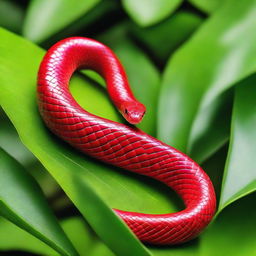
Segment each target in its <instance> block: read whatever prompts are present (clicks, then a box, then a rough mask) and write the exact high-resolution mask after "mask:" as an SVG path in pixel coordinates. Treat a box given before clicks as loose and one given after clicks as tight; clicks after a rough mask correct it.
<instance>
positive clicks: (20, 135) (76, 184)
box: [0, 0, 256, 256]
mask: <svg viewBox="0 0 256 256" xmlns="http://www.w3.org/2000/svg"><path fill="white" fill-rule="evenodd" d="M188 2H189V3H188ZM255 15H256V3H255V1H254V0H244V1H237V0H225V1H220V0H209V1H208V0H207V1H206V0H189V1H181V0H175V1H167V0H161V1H159V0H149V1H146V0H143V1H135V0H122V1H115V0H104V1H103V0H102V1H100V0H89V1H78V0H72V1H71V0H51V1H50V0H30V1H29V3H28V6H26V4H24V3H23V1H16V0H10V1H6V0H2V1H0V25H1V26H2V27H3V28H1V29H0V39H1V40H0V89H1V94H0V105H1V107H2V109H3V111H2V112H0V147H2V148H3V149H4V150H2V149H0V176H1V179H0V183H1V184H0V215H1V217H0V251H8V250H20V251H22V253H23V252H24V254H25V252H30V253H35V254H38V255H44V256H57V255H77V253H78V254H79V255H81V256H85V255H86V256H87V255H88V256H99V255H100V256H113V255H121V256H125V255H136V256H137V255H138V256H141V255H142V256H143V255H154V256H213V255H216V256H224V255H234V256H240V255H250V256H256V248H255V243H254V239H255V235H256V233H255V232H256V231H255V228H254V227H255V220H256V215H255V203H254V202H255V193H253V192H254V191H255V188H256V176H255V168H254V162H253V161H254V155H255V153H256V148H255V129H254V127H255V125H256V116H255V113H256V109H255V104H254V99H255V96H256V91H255V83H256V77H255V67H256V62H255V60H256V58H255V56H256V46H255V45H256V37H255V33H254V30H255V29H254V28H255V26H256V20H255ZM8 30H9V31H8ZM11 31H12V32H15V33H18V34H21V33H23V38H22V36H18V35H16V34H13V33H12V32H11ZM77 35H78V36H85V37H93V38H95V39H97V40H100V41H102V42H103V43H105V44H107V45H108V46H109V47H111V48H112V49H113V51H114V52H115V53H116V54H117V55H118V57H119V58H120V60H121V62H122V63H123V65H124V67H125V69H126V71H127V75H128V78H129V81H130V83H131V87H132V90H133V92H134V94H135V96H136V97H137V98H138V99H139V100H140V101H142V102H143V103H144V104H145V105H146V107H147V115H146V116H145V119H144V120H143V122H142V123H141V124H139V125H138V127H139V128H140V129H142V130H144V131H145V132H147V133H148V134H150V135H152V136H157V137H158V138H159V139H161V140H163V141H164V142H166V143H168V144H170V145H171V146H174V147H177V148H178V149H181V150H182V151H184V152H185V153H187V154H189V155H190V156H191V157H192V158H193V159H195V160H196V161H198V162H199V163H201V164H202V167H203V168H204V169H205V171H206V172H207V173H208V174H209V176H210V178H211V180H212V181H213V184H214V187H215V190H216V195H217V199H218V202H219V205H218V212H217V215H216V217H215V219H214V220H213V222H212V223H211V225H210V226H209V227H208V228H207V229H206V230H205V231H204V232H203V233H202V234H201V235H200V236H199V238H197V239H195V240H193V241H191V242H189V243H186V244H184V245H179V246H175V247H168V246H167V247H154V246H150V245H143V244H142V243H140V241H138V240H137V239H136V237H135V236H134V235H133V234H132V233H131V231H130V230H129V229H128V228H127V227H126V225H124V223H123V222H122V221H121V220H120V219H119V218H118V217H117V216H116V215H115V214H114V212H113V211H112V210H111V208H118V209H123V210H128V211H137V212H144V213H153V214H154V213H168V212H175V211H179V210H181V209H182V204H181V202H180V201H179V199H178V198H177V197H176V196H175V195H174V194H173V193H172V192H171V191H169V189H167V188H166V187H165V186H164V185H162V184H159V183H158V182H155V181H152V180H151V179H148V178H146V177H140V176H139V175H135V174H131V173H127V172H125V171H123V170H120V169H118V168H115V167H112V166H108V165H105V164H102V163H100V162H99V161H96V160H92V159H91V158H89V157H87V156H85V155H82V154H80V153H79V152H77V151H76V150H74V149H73V148H71V147H70V146H68V145H67V144H66V143H64V142H63V141H61V140H59V139H58V138H57V137H56V136H54V135H53V134H52V133H51V132H50V131H49V130H48V129H47V128H46V127H45V125H44V124H43V121H42V120H41V118H40V116H39V113H38V110H37V103H36V76H37V70H38V67H39V64H40V61H41V59H42V57H43V55H44V53H45V49H43V48H41V47H45V48H48V47H49V46H51V45H52V44H54V43H55V42H56V41H57V40H60V39H62V38H65V37H68V36H77ZM30 41H33V42H34V43H32V42H30ZM35 43H40V47H39V46H38V45H36V44H35ZM70 89H71V92H72V94H73V96H74V98H75V99H76V100H77V101H78V103H79V104H80V105H81V106H82V107H83V108H85V109H86V110H88V111H89V112H92V113H94V114H96V115H99V116H102V117H105V118H108V119H111V120H114V121H118V122H124V120H123V118H122V117H121V116H120V115H119V114H118V112H117V111H116V109H115V108H114V107H113V105H112V103H111V102H110V101H109V99H108V96H107V93H106V90H105V82H104V80H103V79H102V78H101V77H100V76H99V75H98V74H96V73H94V72H92V71H88V70H86V71H82V72H81V73H80V74H75V75H74V76H73V77H72V80H71V84H70ZM24 145H25V146H24ZM11 156H12V157H11ZM38 184H39V185H40V186H41V188H42V191H43V192H42V191H41V189H40V187H39V186H38ZM249 194H250V195H249ZM46 199H47V200H48V202H49V204H50V207H49V205H48V204H47V203H46ZM76 209H77V210H78V211H77V210H76ZM52 210H53V211H54V213H55V214H57V217H58V219H59V221H58V220H57V218H56V217H54V215H53V213H52ZM63 230H64V231H63ZM9 254H10V255H13V253H12V252H10V253H9Z"/></svg>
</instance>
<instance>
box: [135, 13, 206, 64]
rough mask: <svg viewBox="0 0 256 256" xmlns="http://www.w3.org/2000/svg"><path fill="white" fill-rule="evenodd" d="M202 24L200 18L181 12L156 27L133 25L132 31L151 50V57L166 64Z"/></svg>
mask: <svg viewBox="0 0 256 256" xmlns="http://www.w3.org/2000/svg"><path fill="white" fill-rule="evenodd" d="M201 23H202V18H201V17H200V16H198V15H196V14H194V13H191V12H188V11H179V12H177V13H175V14H173V15H172V16H171V17H169V18H168V19H166V20H164V21H162V22H161V23H159V24H157V25H155V26H152V27H147V28H141V27H139V26H136V25H135V24H133V26H132V27H131V30H132V34H133V35H134V36H135V37H136V38H137V40H139V41H140V42H142V43H143V44H144V45H145V46H146V47H145V48H147V49H148V50H150V53H151V55H153V56H154V57H155V58H156V59H157V60H159V61H164V62H165V61H166V60H167V58H168V57H169V56H170V54H172V53H173V52H174V51H175V50H176V49H177V48H178V47H179V46H180V45H181V44H182V43H183V42H185V41H186V40H187V39H188V38H189V37H190V35H191V34H192V33H193V32H194V31H195V30H196V29H197V28H198V27H199V26H200V25H201Z"/></svg>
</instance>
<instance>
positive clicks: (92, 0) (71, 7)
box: [23, 0, 100, 42]
mask: <svg viewBox="0 0 256 256" xmlns="http://www.w3.org/2000/svg"><path fill="white" fill-rule="evenodd" d="M99 2H100V0H86V1H80V0H54V1H52V0H44V1H41V0H32V1H31V3H30V5H29V9H28V13H27V15H26V18H25V22H24V27H23V34H24V36H25V37H27V38H29V39H30V40H32V41H35V42H40V41H43V40H44V39H46V38H48V37H49V36H51V35H53V34H54V33H56V32H58V31H59V30H62V29H63V28H65V26H67V25H69V24H70V23H72V22H74V21H75V20H76V19H78V18H79V17H81V16H82V15H84V14H86V13H87V12H88V11H90V10H91V9H92V8H93V7H94V6H95V5H96V4H98V3H99Z"/></svg>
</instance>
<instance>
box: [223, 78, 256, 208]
mask: <svg viewBox="0 0 256 256" xmlns="http://www.w3.org/2000/svg"><path fill="white" fill-rule="evenodd" d="M255 84H256V76H255V75H252V76H250V77H249V78H247V79H245V80H243V81H242V82H240V83H239V84H237V85H236V90H235V102H234V108H233V114H232V128H231V140H230V145H229V153H228V158H227V162H226V166H225V172H224V178H223V183H222V193H221V200H220V205H219V208H220V209H219V210H222V209H223V208H224V207H225V206H227V205H228V204H230V203H231V202H233V201H235V200H237V199H238V198H241V197H243V196H245V195H247V194H249V193H252V192H253V191H255V190H256V173H255V169H254V159H255V154H256V145H255V143H254V141H255V138H256V132H255V127H256V105H255V97H256V87H255Z"/></svg>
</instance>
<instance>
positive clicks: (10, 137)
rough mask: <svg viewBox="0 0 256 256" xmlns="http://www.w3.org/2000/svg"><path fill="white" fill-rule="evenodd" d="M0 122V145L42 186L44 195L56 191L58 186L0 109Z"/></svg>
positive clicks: (50, 194) (49, 194)
mask: <svg viewBox="0 0 256 256" xmlns="http://www.w3.org/2000/svg"><path fill="white" fill-rule="evenodd" d="M0 124H1V127H0V147H1V148H2V149H3V150H4V151H6V152H7V153H8V154H9V155H10V156H12V157H13V158H15V159H16V160H18V162H19V163H21V164H22V165H23V166H24V167H25V168H26V170H28V172H29V173H30V174H31V175H32V176H33V177H34V178H35V180H36V181H37V182H38V184H39V185H40V187H41V188H42V190H43V192H44V195H45V196H47V197H49V196H52V195H53V194H54V193H56V192H57V191H58V189H59V186H58V185H57V184H56V182H55V181H54V179H53V178H52V177H51V176H50V175H49V174H48V172H47V171H46V170H45V169H44V168H43V166H42V165H41V163H40V162H39V161H38V160H37V159H36V158H35V156H34V155H33V154H32V153H31V152H30V151H29V150H28V149H27V148H26V147H25V146H24V145H23V143H22V142H21V141H20V138H19V136H18V134H17V132H16V130H15V128H14V127H13V125H12V123H11V122H10V120H9V119H8V118H7V116H6V115H5V113H4V112H3V111H2V110H0Z"/></svg>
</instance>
